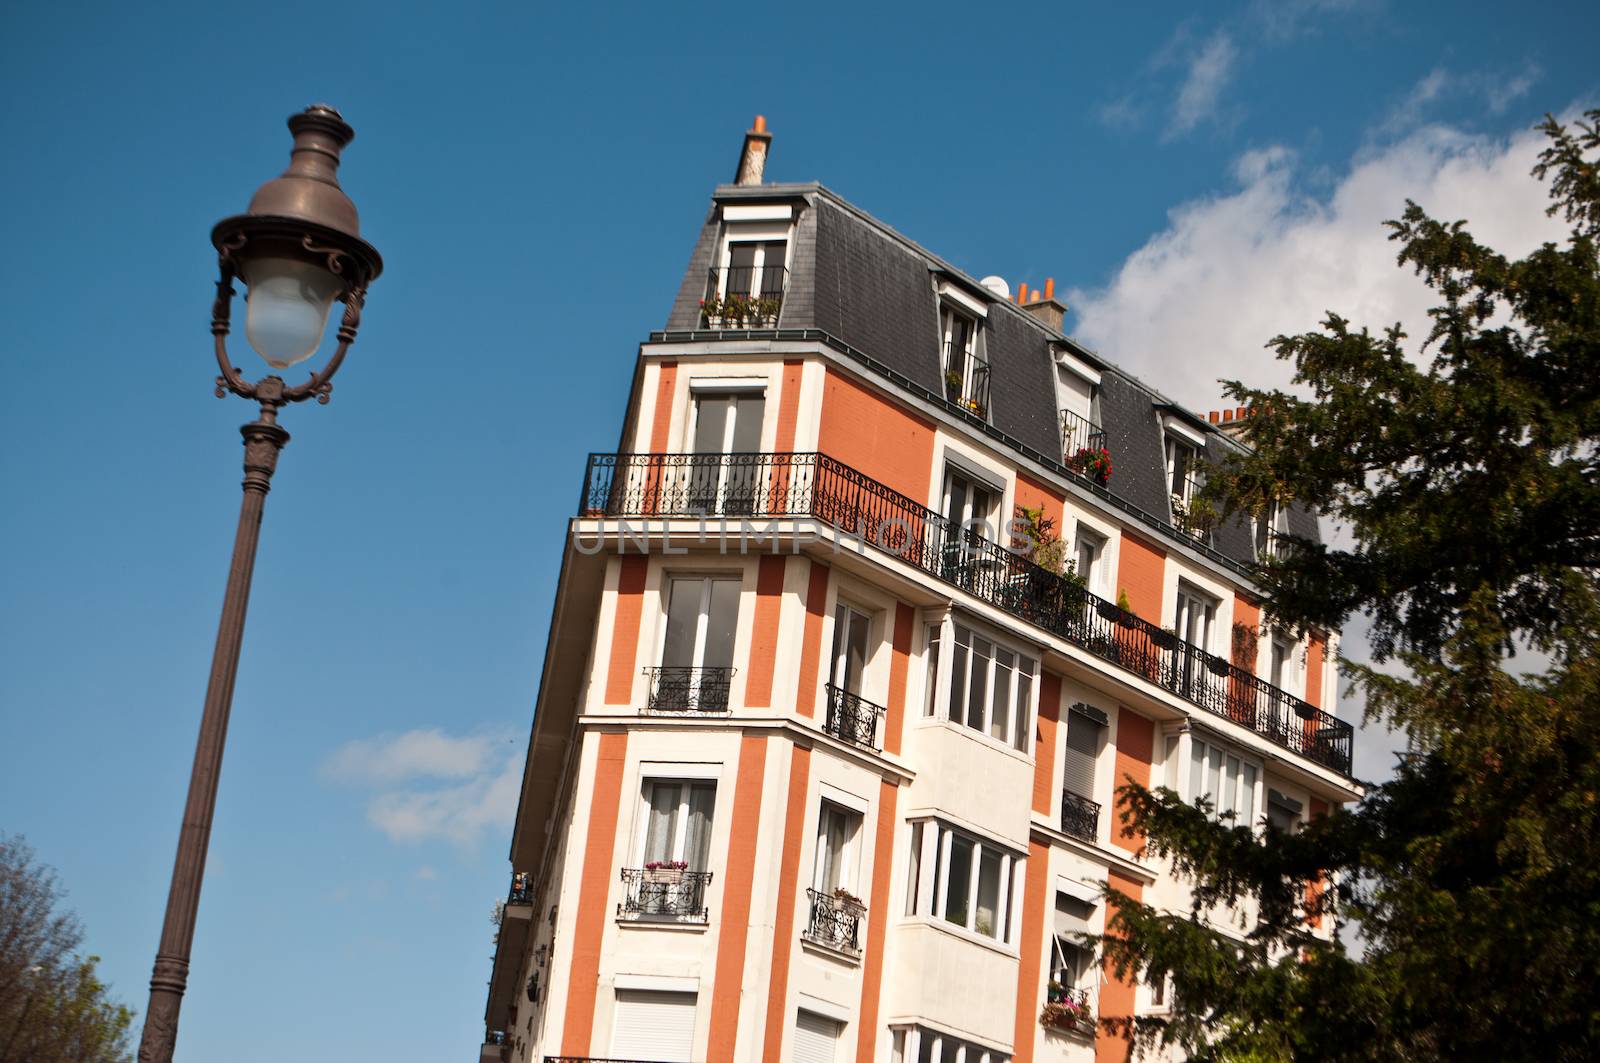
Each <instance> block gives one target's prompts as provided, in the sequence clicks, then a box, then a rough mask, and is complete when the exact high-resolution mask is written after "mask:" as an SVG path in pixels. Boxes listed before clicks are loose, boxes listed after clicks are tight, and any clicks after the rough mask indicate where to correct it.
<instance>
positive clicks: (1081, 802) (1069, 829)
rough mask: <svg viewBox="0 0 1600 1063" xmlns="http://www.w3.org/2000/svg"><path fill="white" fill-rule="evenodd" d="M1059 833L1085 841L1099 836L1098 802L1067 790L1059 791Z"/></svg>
mask: <svg viewBox="0 0 1600 1063" xmlns="http://www.w3.org/2000/svg"><path fill="white" fill-rule="evenodd" d="M1061 833H1063V834H1070V835H1072V836H1073V837H1074V838H1082V839H1083V840H1084V841H1086V842H1092V841H1095V840H1096V839H1098V838H1099V837H1100V803H1099V802H1098V801H1091V800H1089V799H1088V798H1087V797H1079V796H1078V795H1077V794H1075V793H1072V792H1070V791H1067V790H1063V791H1061Z"/></svg>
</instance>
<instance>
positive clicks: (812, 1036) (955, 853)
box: [481, 119, 1359, 1063]
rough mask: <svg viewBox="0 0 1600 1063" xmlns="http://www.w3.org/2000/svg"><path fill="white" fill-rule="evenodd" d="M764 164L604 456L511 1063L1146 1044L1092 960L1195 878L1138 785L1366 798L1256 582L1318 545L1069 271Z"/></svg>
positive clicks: (1117, 984)
mask: <svg viewBox="0 0 1600 1063" xmlns="http://www.w3.org/2000/svg"><path fill="white" fill-rule="evenodd" d="M769 141H770V137H769V135H768V134H767V133H766V131H765V129H764V127H763V124H762V122H761V120H760V119H758V120H757V123H756V128H754V129H752V130H751V131H750V132H749V133H748V134H747V135H746V137H745V142H744V149H743V151H742V153H741V156H740V160H739V167H738V170H737V179H736V181H735V183H733V184H729V185H724V186H720V187H718V188H717V189H716V190H715V191H714V193H713V195H712V200H711V206H710V211H709V213H708V214H707V216H706V220H705V224H704V227H703V229H702V230H701V233H700V237H699V239H698V241H697V243H696V245H695V247H694V249H693V252H692V254H691V256H690V260H689V265H688V269H687V271H686V273H685V275H684V277H683V280H682V283H681V285H680V286H679V288H678V292H677V297H676V299H675V301H674V303H673V306H672V310H671V314H670V316H669V318H668V320H667V322H666V327H665V328H664V329H663V330H662V331H659V332H653V333H651V334H650V337H649V339H648V341H646V342H645V343H644V344H642V346H641V347H640V350H639V357H638V363H637V369H636V372H635V374H634V379H633V386H632V391H631V394H630V395H629V396H628V400H627V408H626V411H625V414H624V418H623V429H622V435H621V440H620V442H619V444H618V446H617V451H616V452H615V453H606V454H592V455H590V456H589V459H588V462H587V467H586V468H585V469H583V470H582V476H581V479H582V490H581V496H580V499H579V502H578V506H577V508H576V510H575V512H574V514H573V518H572V521H571V523H570V525H569V529H568V535H567V538H566V541H565V544H564V547H563V551H564V552H563V557H562V567H561V577H560V582H559V586H558V589H557V592H556V600H555V606H554V614H553V617H552V620H551V627H550V636H549V645H548V649H547V653H546V658H545V664H544V675H543V679H542V681H541V685H540V689H539V695H538V701H537V706H536V710H535V715H534V721H533V733H532V740H531V744H530V746H529V751H528V762H527V770H526V774H525V777H524V782H523V789H522V795H521V802H520V807H519V809H518V812H517V819H516V826H515V833H514V838H513V842H512V848H511V865H512V867H511V871H512V880H511V881H512V884H511V890H510V893H509V896H508V898H507V900H506V904H505V909H504V915H503V918H502V920H501V925H500V929H499V934H498V939H497V943H496V952H495V957H494V961H493V968H492V975H491V980H490V983H489V992H488V1006H487V1011H486V1016H485V1018H486V1037H485V1042H484V1044H483V1047H482V1049H481V1053H482V1059H483V1060H506V1061H514V1063H523V1061H528V1060H584V1059H622V1060H640V1061H660V1063H678V1061H717V1063H722V1061H730V1060H740V1061H757V1060H760V1061H765V1063H773V1061H778V1060H797V1061H805V1063H820V1061H833V1063H841V1061H856V1063H868V1061H873V1060H880V1061H885V1063H888V1061H892V1063H1007V1061H1012V1060H1014V1061H1016V1063H1030V1061H1040V1063H1044V1061H1063V1063H1066V1061H1085V1063H1087V1061H1089V1060H1096V1061H1105V1060H1113V1059H1115V1060H1120V1059H1123V1058H1125V1057H1126V1055H1127V1051H1128V1046H1127V1044H1126V1042H1124V1041H1122V1040H1121V1039H1119V1038H1118V1037H1116V1036H1113V1035H1112V1034H1110V1033H1109V1032H1107V1031H1106V1030H1105V1029H1104V1028H1102V1027H1101V1026H1100V1024H1099V1023H1098V1020H1099V1019H1100V1018H1101V1017H1106V1016H1126V1015H1131V1014H1149V1013H1157V1012H1159V1011H1160V1010H1161V1009H1163V1008H1165V1007H1167V1006H1168V1003H1169V1002H1168V994H1167V992H1166V991H1165V987H1163V986H1160V985H1145V984H1138V983H1136V982H1132V981H1125V980H1119V979H1117V978H1115V977H1113V976H1112V974H1111V972H1109V971H1108V970H1106V969H1105V968H1104V966H1103V965H1102V964H1101V962H1100V959H1099V957H1098V956H1096V955H1095V954H1094V953H1093V952H1091V951H1090V950H1089V949H1088V948H1086V947H1085V946H1084V944H1083V942H1082V938H1081V935H1082V934H1086V933H1087V934H1094V933H1099V932H1101V931H1102V930H1103V928H1104V927H1105V925H1106V918H1107V909H1108V907H1111V906H1114V904H1115V903H1116V898H1118V897H1124V896H1125V897H1134V898H1141V899H1143V900H1146V901H1148V902H1151V903H1154V904H1158V905H1169V906H1171V907H1172V908H1174V909H1180V910H1186V909H1187V894H1186V891H1185V888H1184V886H1183V884H1182V883H1181V882H1180V881H1178V880H1176V879H1175V878H1174V877H1173V876H1172V875H1171V874H1170V873H1169V872H1168V871H1167V869H1165V868H1164V867H1163V866H1162V865H1161V863H1159V862H1157V861H1154V860H1152V859H1146V858H1143V857H1141V855H1140V853H1139V849H1140V839H1139V838H1137V837H1130V836H1128V835H1127V834H1125V833H1124V831H1123V827H1122V824H1121V822H1120V820H1119V819H1118V816H1117V814H1116V808H1115V801H1116V799H1115V795H1114V790H1115V788H1116V787H1117V786H1118V785H1119V784H1120V782H1121V781H1122V780H1123V779H1124V778H1126V777H1130V776H1131V777H1132V778H1134V779H1136V780H1138V781H1139V782H1141V783H1145V784H1163V783H1164V784H1166V785H1169V786H1172V787H1173V788H1174V789H1177V790H1179V791H1180V792H1182V793H1184V794H1185V795H1186V796H1188V797H1191V798H1192V797H1196V796H1200V795H1203V796H1206V797H1208V798H1210V799H1211V801H1212V802H1213V804H1214V806H1215V807H1216V808H1217V809H1218V810H1219V812H1223V813H1232V814H1235V815H1236V816H1238V817H1239V820H1240V821H1241V822H1247V823H1252V824H1260V823H1263V822H1266V821H1268V820H1271V821H1273V822H1277V823H1279V824H1280V825H1290V824H1292V823H1294V822H1295V821H1297V820H1300V819H1303V818H1306V817H1312V816H1316V815H1318V814H1320V813H1321V812H1323V811H1325V810H1327V809H1328V808H1329V807H1331V806H1333V805H1335V804H1337V803H1340V802H1345V801H1350V800H1353V799H1354V798H1355V797H1357V796H1358V794H1359V790H1358V788H1357V786H1356V785H1355V783H1354V782H1353V781H1352V778H1351V762H1350V757H1351V728H1350V726H1349V725H1348V724H1346V723H1344V722H1341V721H1340V720H1338V719H1336V718H1335V717H1334V716H1333V715H1332V714H1331V713H1330V712H1329V711H1327V710H1328V709H1330V708H1331V707H1332V706H1333V704H1334V699H1335V678H1334V675H1333V671H1332V668H1331V667H1330V665H1329V661H1330V658H1331V656H1332V655H1333V654H1334V653H1335V652H1336V641H1335V639H1336V635H1335V633H1332V632H1328V633H1321V632H1311V633H1309V634H1305V635H1299V634H1297V633H1295V632H1289V631H1280V630H1275V629H1274V628H1273V627H1272V626H1271V625H1270V623H1269V622H1268V618H1265V617H1263V615H1262V612H1261V609H1260V606H1259V604H1258V602H1257V599H1256V598H1255V597H1254V596H1253V594H1252V588H1251V585H1250V581H1249V578H1248V576H1247V574H1246V573H1247V568H1246V565H1247V563H1248V562H1249V561H1251V560H1252V558H1253V557H1255V556H1256V555H1257V553H1258V552H1259V551H1263V550H1272V549H1276V548H1278V542H1279V538H1280V537H1281V536H1282V535H1284V534H1286V533H1294V534H1299V535H1307V536H1313V537H1314V536H1315V535H1316V521H1315V519H1314V518H1313V517H1312V516H1311V515H1310V514H1308V513H1306V512H1305V511H1303V510H1302V509H1299V508H1297V507H1295V506H1292V505H1285V506H1282V507H1279V508H1276V509H1274V510H1273V511H1272V512H1270V513H1266V514H1262V515H1261V517H1260V518H1259V519H1257V520H1252V519H1241V520H1238V521H1230V522H1221V521H1219V520H1217V519H1216V515H1215V514H1214V513H1211V512H1209V510H1208V508H1207V507H1206V506H1205V505H1203V504H1196V501H1197V495H1196V491H1197V489H1198V486H1199V484H1200V483H1201V482H1202V478H1203V476H1204V470H1205V468H1206V466H1207V463H1209V462H1214V461H1216V460H1218V459H1219V458H1221V457H1222V456H1223V455H1225V453H1226V452H1227V451H1228V448H1230V447H1235V446H1238V444H1237V443H1236V442H1235V441H1234V439H1233V438H1232V434H1231V432H1230V431H1229V430H1228V429H1230V428H1231V427H1232V422H1233V418H1232V417H1231V416H1230V417H1228V418H1226V419H1224V418H1223V417H1220V416H1219V415H1217V414H1212V415H1210V416H1209V417H1201V416H1198V415H1196V414H1195V413H1192V412H1190V411H1189V410H1186V409H1184V408H1182V407H1180V406H1178V405H1176V404H1175V403H1173V402H1171V401H1169V400H1168V399H1166V398H1165V397H1163V396H1162V395H1161V394H1160V393H1159V392H1157V391H1155V390H1154V389H1152V388H1151V387H1149V386H1147V385H1145V384H1143V383H1141V382H1140V381H1138V380H1136V379H1134V378H1132V377H1130V376H1129V375H1127V374H1125V373H1122V372H1120V371H1119V370H1118V369H1117V368H1116V367H1115V366H1114V365H1112V364H1111V363H1110V362H1108V361H1106V360H1105V359H1104V358H1102V357H1101V356H1100V355H1098V354H1096V353H1095V352H1092V351H1089V350H1087V349H1085V348H1083V347H1081V346H1080V345H1078V344H1076V343H1075V342H1074V341H1073V340H1072V339H1071V338H1070V337H1069V336H1067V335H1065V334H1064V333H1063V331H1062V328H1061V326H1062V317H1063V313H1064V308H1063V307H1062V306H1061V304H1060V303H1059V302H1057V301H1056V299H1055V298H1054V287H1053V284H1051V283H1048V282H1047V283H1046V285H1045V287H1044V289H1043V290H1042V291H1038V292H1030V291H1028V290H1027V289H1026V288H1025V287H1021V286H1019V288H1018V290H1017V291H1016V292H1015V293H1012V292H1011V291H1010V289H1009V288H1008V287H1007V286H1006V285H1005V283H1004V282H1003V281H1001V280H999V279H998V278H985V279H981V280H980V279H974V278H973V277H970V276H968V275H967V274H965V273H964V272H962V271H961V270H959V269H956V268H955V267H953V266H951V265H950V264H949V263H948V262H946V261H944V260H943V259H941V258H940V257H938V256H937V255H935V254H933V253H931V252H929V251H927V250H925V249H924V248H922V247H920V246H918V245H917V244H915V243H913V242H912V241H911V240H909V239H907V238H906V237H904V236H902V235H900V234H899V233H897V232H895V231H894V230H892V229H891V228H889V227H888V226H886V225H884V224H883V223H882V222H880V221H878V220H876V219H875V218H873V217H871V216H869V215H868V214H866V213H864V212H863V211H861V210H860V209H858V208H856V207H854V206H852V205H850V204H849V203H847V202H845V201H844V200H843V199H841V198H840V197H839V196H837V195H836V194H835V193H833V192H832V191H830V190H828V189H827V188H824V187H822V186H821V185H818V184H776V183H767V182H765V181H764V179H763V176H764V175H763V170H764V163H765V159H766V154H767V148H768V146H769ZM579 472H580V470H579V469H578V468H577V462H576V461H575V462H574V468H573V476H574V485H575V486H576V485H577V483H578V481H579V478H580V477H579ZM1024 511H1026V514H1027V515H1026V516H1025V517H1023V518H1022V519H1021V520H1019V519H1018V517H1019V515H1020V514H1023V513H1024ZM1251 918H1252V916H1251V913H1249V912H1248V911H1243V912H1228V913H1218V914H1217V921H1218V925H1221V926H1223V927H1224V928H1226V929H1227V930H1228V932H1230V933H1238V934H1239V935H1241V936H1243V935H1244V934H1245V933H1246V932H1247V930H1248V927H1249V925H1250V920H1251ZM1320 932H1322V933H1331V932H1332V928H1331V927H1322V928H1320Z"/></svg>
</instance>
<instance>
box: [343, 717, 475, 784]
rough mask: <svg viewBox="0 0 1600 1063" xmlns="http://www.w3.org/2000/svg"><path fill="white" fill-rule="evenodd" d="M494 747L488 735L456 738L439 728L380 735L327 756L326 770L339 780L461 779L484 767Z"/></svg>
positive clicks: (348, 744) (349, 745) (347, 744)
mask: <svg viewBox="0 0 1600 1063" xmlns="http://www.w3.org/2000/svg"><path fill="white" fill-rule="evenodd" d="M493 747H494V743H493V741H492V740H491V739H490V738H488V737H486V736H482V735H474V736H465V737H461V738H453V737H451V736H450V735H447V734H445V733H444V732H442V731H440V730H438V729H436V728H430V729H427V730H416V731H407V732H405V733H404V734H399V735H388V734H386V735H379V736H378V737H377V738H369V739H363V740H360V741H355V742H347V743H346V744H345V745H344V746H342V747H340V749H339V750H338V751H337V752H335V753H334V754H333V756H331V757H329V758H328V761H327V763H326V764H324V765H323V772H324V774H326V775H327V776H328V777H329V778H332V779H335V780H337V781H340V782H369V783H395V782H405V781H407V780H410V779H419V778H435V779H459V778H464V777H467V776H470V775H475V774H477V773H478V772H480V771H482V770H483V765H484V762H485V761H486V760H487V759H488V758H489V755H490V753H491V752H492V750H493Z"/></svg>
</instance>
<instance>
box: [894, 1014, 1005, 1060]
mask: <svg viewBox="0 0 1600 1063" xmlns="http://www.w3.org/2000/svg"><path fill="white" fill-rule="evenodd" d="M924 1039H931V1040H932V1041H933V1046H932V1049H931V1051H930V1053H929V1056H928V1058H929V1059H930V1060H932V1061H933V1063H944V1042H945V1041H947V1040H948V1041H954V1042H955V1043H956V1057H955V1063H1011V1057H1010V1056H1009V1055H1007V1054H1006V1053H1004V1052H1000V1051H997V1050H995V1049H991V1048H985V1047H984V1046H983V1045H980V1044H977V1043H975V1042H972V1041H968V1040H966V1039H965V1038H961V1037H956V1036H955V1035H953V1034H946V1033H944V1032H942V1031H940V1030H935V1029H933V1028H932V1027H929V1026H922V1025H917V1024H911V1023H895V1024H894V1025H892V1026H890V1027H889V1056H890V1060H891V1063H919V1061H920V1060H921V1059H922V1042H923V1040H924Z"/></svg>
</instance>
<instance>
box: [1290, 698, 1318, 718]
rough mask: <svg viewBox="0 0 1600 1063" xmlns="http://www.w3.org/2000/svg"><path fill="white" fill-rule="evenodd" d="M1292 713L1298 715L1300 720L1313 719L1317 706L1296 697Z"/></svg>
mask: <svg viewBox="0 0 1600 1063" xmlns="http://www.w3.org/2000/svg"><path fill="white" fill-rule="evenodd" d="M1294 714H1295V715H1296V716H1298V717H1300V718H1301V719H1302V720H1311V719H1315V718H1316V715H1317V707H1316V706H1315V705H1312V704H1310V703H1309V702H1305V701H1301V700H1300V699H1299V698H1296V699H1295V702H1294Z"/></svg>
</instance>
